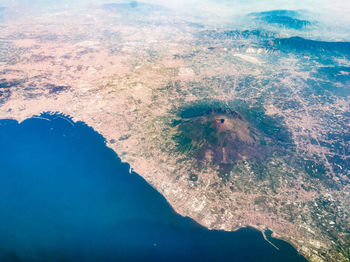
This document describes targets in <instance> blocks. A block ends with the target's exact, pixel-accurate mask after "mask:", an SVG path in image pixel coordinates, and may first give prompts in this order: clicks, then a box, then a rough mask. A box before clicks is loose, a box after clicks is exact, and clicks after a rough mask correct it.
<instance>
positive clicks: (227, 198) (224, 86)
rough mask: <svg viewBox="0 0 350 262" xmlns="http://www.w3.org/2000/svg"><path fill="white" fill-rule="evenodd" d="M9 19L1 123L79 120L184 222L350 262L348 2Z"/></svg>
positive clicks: (27, 4) (141, 6) (0, 16)
mask: <svg viewBox="0 0 350 262" xmlns="http://www.w3.org/2000/svg"><path fill="white" fill-rule="evenodd" d="M0 6H3V8H2V9H0V21H1V22H0V26H1V29H0V30H1V32H2V35H1V39H0V47H1V50H0V74H1V77H0V117H1V118H13V119H17V120H19V121H23V120H24V119H26V118H29V117H31V116H33V115H37V116H39V115H40V114H41V113H43V112H61V113H63V114H66V115H70V116H72V118H73V120H74V121H84V122H85V123H87V124H88V125H90V126H91V127H93V128H94V129H95V130H96V131H98V132H99V133H100V134H102V135H103V136H104V137H105V138H106V139H107V141H108V146H109V147H111V148H112V149H113V150H115V151H116V152H117V154H118V155H119V156H120V157H121V159H122V160H123V161H126V162H128V163H130V165H131V167H132V168H133V169H134V170H135V171H137V173H139V174H140V175H141V176H143V177H144V178H145V179H146V180H147V181H148V182H149V183H150V184H151V185H152V186H154V187H155V188H156V189H157V190H158V191H159V192H161V193H162V194H163V195H164V196H165V197H166V198H167V200H168V201H169V203H170V204H171V205H172V206H173V207H174V209H175V210H176V211H177V212H178V213H180V214H181V215H184V216H189V217H191V218H193V219H195V220H196V221H198V222H199V223H201V224H202V225H204V226H206V227H208V228H215V229H224V230H236V229H238V228H241V227H244V226H253V227H255V228H257V229H260V230H262V231H264V230H265V229H266V228H269V229H271V230H272V231H273V232H274V235H275V236H277V237H279V238H281V239H284V240H286V241H288V242H290V243H291V244H293V245H294V246H295V247H296V248H297V249H298V251H300V252H301V253H302V254H303V255H304V256H305V257H306V258H308V259H309V260H310V261H327V260H331V261H349V257H350V234H349V232H350V231H349V230H350V225H349V220H350V210H349V206H350V164H349V123H350V116H349V94H350V90H349V85H350V30H349V28H350V17H349V15H348V14H349V13H350V4H349V3H347V2H346V1H339V0H335V1H328V0H327V1H311V0H309V1H278V3H277V1H252V0H247V1H200V2H198V1H192V2H189V1H176V3H175V2H174V3H170V4H169V3H167V2H166V1H154V2H131V3H125V2H124V3H120V2H118V3H116V2H112V1H110V2H107V1H106V2H103V3H102V2H101V1H75V2H73V3H72V2H71V1H63V2H62V3H60V4H57V3H56V1H0Z"/></svg>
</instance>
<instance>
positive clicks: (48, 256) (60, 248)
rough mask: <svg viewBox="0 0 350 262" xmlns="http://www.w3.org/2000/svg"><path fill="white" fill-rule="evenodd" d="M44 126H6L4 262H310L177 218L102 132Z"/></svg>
mask: <svg viewBox="0 0 350 262" xmlns="http://www.w3.org/2000/svg"><path fill="white" fill-rule="evenodd" d="M45 117H47V118H48V119H50V121H47V120H42V119H38V118H32V119H28V120H26V121H24V122H23V123H21V124H18V123H17V122H16V121H13V120H0V261H303V258H302V257H301V256H299V255H298V254H297V252H296V251H295V249H293V248H292V246H290V245H289V244H287V243H286V242H284V241H280V240H276V239H274V240H272V241H273V242H274V243H275V244H276V245H277V246H278V247H280V250H279V251H278V250H277V249H275V248H274V247H272V245H270V244H269V243H268V242H266V241H265V240H264V239H263V236H262V234H261V233H260V232H258V231H256V230H253V229H250V228H246V229H241V230H239V231H237V232H223V231H210V230H207V229H206V228H204V227H201V226H199V225H198V224H197V223H195V222H194V221H193V220H191V219H189V218H184V217H182V216H180V215H178V214H176V213H175V212H174V211H173V210H172V208H171V207H170V206H169V204H168V203H167V202H166V200H165V199H164V197H163V196H162V195H161V194H159V193H158V192H157V191H156V190H154V189H153V188H152V187H151V186H149V185H148V184H147V183H146V182H145V181H144V180H143V179H142V178H141V177H140V176H138V175H137V174H135V173H133V174H129V165H128V164H125V163H121V161H120V159H119V158H118V156H117V155H116V154H115V153H114V152H113V151H112V150H111V149H109V148H107V147H106V146H105V141H104V139H103V137H102V136H101V135H99V134H97V133H96V132H95V131H94V130H93V129H91V128H89V127H87V126H86V125H85V124H84V123H81V122H78V123H75V125H74V126H73V125H71V124H70V123H69V121H67V120H65V119H63V118H61V117H57V116H48V115H45Z"/></svg>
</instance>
